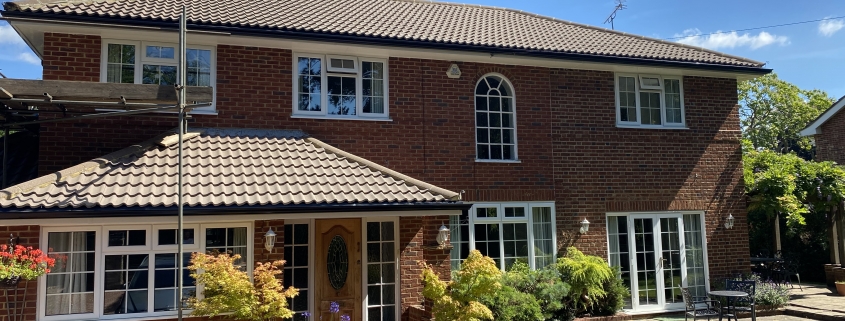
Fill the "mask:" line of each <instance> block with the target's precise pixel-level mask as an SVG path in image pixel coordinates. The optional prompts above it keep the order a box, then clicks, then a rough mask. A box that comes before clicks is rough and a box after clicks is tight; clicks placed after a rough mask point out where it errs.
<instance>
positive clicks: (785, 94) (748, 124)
mask: <svg viewBox="0 0 845 321" xmlns="http://www.w3.org/2000/svg"><path fill="white" fill-rule="evenodd" d="M738 95H739V102H740V105H741V108H740V111H739V112H740V123H741V126H742V129H743V135H744V136H745V138H746V139H748V140H750V141H751V143H752V144H753V146H754V147H755V148H765V149H770V150H773V151H777V152H780V153H788V152H795V153H798V155H800V156H802V157H803V158H805V159H810V158H811V157H810V156H811V151H812V145H811V143H810V138H808V137H801V135H800V134H799V132H800V131H801V130H802V129H803V128H804V127H805V126H806V125H807V124H808V123H810V121H812V120H813V119H815V118H816V117H818V116H819V115H820V114H821V113H822V112H824V111H825V110H826V109H827V108H828V107H830V105H831V104H833V99H832V98H831V97H830V96H828V95H827V93H825V92H824V91H821V90H818V89H813V90H802V89H800V88H798V87H797V86H795V85H793V84H791V83H788V82H786V81H784V80H781V79H779V78H778V76H777V74H774V73H771V74H768V75H765V76H762V77H758V78H755V79H752V80H748V81H744V82H741V83H739V85H738Z"/></svg>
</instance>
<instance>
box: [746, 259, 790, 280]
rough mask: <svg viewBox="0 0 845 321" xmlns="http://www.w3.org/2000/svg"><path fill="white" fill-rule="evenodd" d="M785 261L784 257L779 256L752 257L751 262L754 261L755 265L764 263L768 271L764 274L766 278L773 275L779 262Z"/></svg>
mask: <svg viewBox="0 0 845 321" xmlns="http://www.w3.org/2000/svg"><path fill="white" fill-rule="evenodd" d="M783 262H784V261H783V258H779V257H752V258H751V263H754V264H755V265H756V264H758V263H759V264H763V265H765V266H766V271H765V272H766V275H763V276H762V277H763V278H764V279H770V278H771V277H772V271H773V270H774V268H775V266H776V265H777V264H782V263H783Z"/></svg>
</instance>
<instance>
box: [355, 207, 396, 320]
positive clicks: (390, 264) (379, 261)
mask: <svg viewBox="0 0 845 321" xmlns="http://www.w3.org/2000/svg"><path fill="white" fill-rule="evenodd" d="M362 224H363V226H362V228H363V231H362V234H363V235H364V242H365V244H366V246H364V247H363V255H362V257H363V260H364V263H363V264H364V265H363V267H364V268H363V269H362V270H363V273H362V274H363V275H362V278H363V280H364V282H363V286H364V289H363V290H364V302H365V304H366V305H365V307H364V316H363V318H362V319H363V320H399V318H400V313H401V311H402V309H401V306H400V304H399V302H400V298H399V294H400V290H399V289H400V287H399V253H400V247H399V246H400V244H399V219H398V218H396V217H377V218H376V217H370V218H364V219H363V221H362Z"/></svg>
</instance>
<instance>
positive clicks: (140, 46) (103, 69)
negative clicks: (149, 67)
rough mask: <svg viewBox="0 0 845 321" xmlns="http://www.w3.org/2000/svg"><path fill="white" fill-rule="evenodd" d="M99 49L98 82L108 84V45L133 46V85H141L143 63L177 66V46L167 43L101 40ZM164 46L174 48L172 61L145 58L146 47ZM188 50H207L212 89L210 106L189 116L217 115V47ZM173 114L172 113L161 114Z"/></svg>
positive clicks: (176, 44) (197, 46)
mask: <svg viewBox="0 0 845 321" xmlns="http://www.w3.org/2000/svg"><path fill="white" fill-rule="evenodd" d="M101 42H102V45H101V49H100V82H102V83H106V82H108V55H109V45H110V44H120V45H132V46H135V82H134V84H142V83H143V80H144V63H148V64H154V65H172V66H178V64H179V44H178V43H167V42H157V41H139V40H124V39H107V38H104V39H102V41H101ZM148 45H150V46H165V47H174V48H175V50H176V54H175V55H174V57H173V59H167V58H146V55H147V46H148ZM188 49H199V50H208V51H209V52H210V56H211V71H210V75H209V86H210V87H211V88H212V89H213V91H214V95H213V96H212V101H211V106H207V107H199V108H194V109H193V110H191V111H190V112H189V113H191V114H217V47H216V46H205V45H190V44H189V45H188ZM176 73H177V74H176V77H177V78H176V79H179V70H178V68H177V70H176ZM163 113H173V112H163Z"/></svg>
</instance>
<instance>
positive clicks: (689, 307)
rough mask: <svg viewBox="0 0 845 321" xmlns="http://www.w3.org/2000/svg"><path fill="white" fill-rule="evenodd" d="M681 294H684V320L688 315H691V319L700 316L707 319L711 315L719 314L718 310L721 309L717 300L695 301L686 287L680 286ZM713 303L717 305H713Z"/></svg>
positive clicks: (716, 315)
mask: <svg viewBox="0 0 845 321" xmlns="http://www.w3.org/2000/svg"><path fill="white" fill-rule="evenodd" d="M681 294H683V296H684V307H685V311H684V312H685V314H684V320H688V318H689V317H692V320H693V321H695V319H696V318H701V317H707V320H710V318H711V317H718V316H719V311H721V305H720V304H719V301H716V300H710V299H706V300H699V301H695V300H693V298H692V295H691V294H690V293H689V289H687V288H682V289H681ZM713 303H715V304H716V305H718V307H714V306H713Z"/></svg>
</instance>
